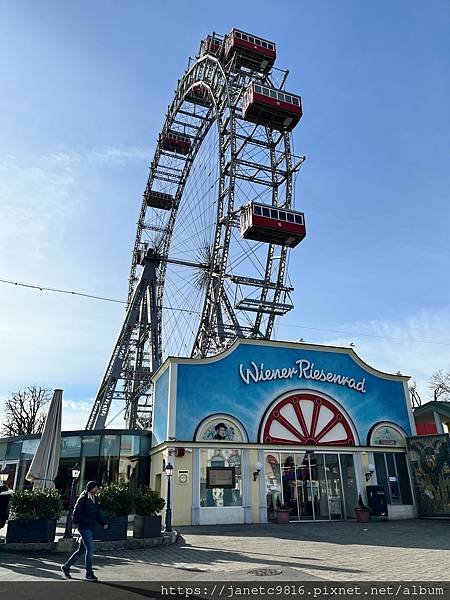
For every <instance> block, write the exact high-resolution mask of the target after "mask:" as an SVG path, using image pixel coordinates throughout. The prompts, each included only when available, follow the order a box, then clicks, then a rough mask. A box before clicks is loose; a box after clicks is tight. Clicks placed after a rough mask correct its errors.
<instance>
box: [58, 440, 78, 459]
mask: <svg viewBox="0 0 450 600" xmlns="http://www.w3.org/2000/svg"><path fill="white" fill-rule="evenodd" d="M80 454H81V436H79V435H73V436H70V437H63V438H61V458H66V457H67V458H69V457H73V458H78V457H79V456H80Z"/></svg>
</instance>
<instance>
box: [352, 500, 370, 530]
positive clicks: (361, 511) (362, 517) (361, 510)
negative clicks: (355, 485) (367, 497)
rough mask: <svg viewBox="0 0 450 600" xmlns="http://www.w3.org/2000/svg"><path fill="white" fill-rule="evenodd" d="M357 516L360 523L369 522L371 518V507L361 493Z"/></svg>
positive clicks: (356, 509) (356, 508)
mask: <svg viewBox="0 0 450 600" xmlns="http://www.w3.org/2000/svg"><path fill="white" fill-rule="evenodd" d="M355 517H356V520H357V521H358V523H367V522H368V521H369V518H370V508H369V507H368V506H366V505H365V504H364V502H363V499H362V498H361V494H359V498H358V506H356V507H355Z"/></svg>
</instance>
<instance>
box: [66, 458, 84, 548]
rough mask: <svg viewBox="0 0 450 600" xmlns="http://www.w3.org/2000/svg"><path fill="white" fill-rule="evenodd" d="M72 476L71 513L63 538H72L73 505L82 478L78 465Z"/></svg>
mask: <svg viewBox="0 0 450 600" xmlns="http://www.w3.org/2000/svg"><path fill="white" fill-rule="evenodd" d="M70 470H71V475H72V487H71V488H70V499H69V512H68V513H67V519H66V528H65V530H64V535H63V538H65V539H67V538H72V537H73V535H72V514H73V505H74V502H75V489H76V486H77V481H78V477H79V476H80V467H79V465H78V464H76V465H74V466H73V467H72V468H71V469H70Z"/></svg>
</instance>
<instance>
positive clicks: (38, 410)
mask: <svg viewBox="0 0 450 600" xmlns="http://www.w3.org/2000/svg"><path fill="white" fill-rule="evenodd" d="M50 399H51V390H49V389H48V388H43V387H40V386H36V385H33V386H29V387H27V388H26V389H25V390H23V391H18V392H14V393H12V394H11V396H10V397H9V398H8V399H7V400H6V402H5V407H4V417H3V427H2V434H3V435H7V436H15V435H27V434H31V433H40V432H41V431H42V429H43V428H44V423H45V417H46V413H45V410H44V409H45V406H46V405H47V404H48V403H49V402H50Z"/></svg>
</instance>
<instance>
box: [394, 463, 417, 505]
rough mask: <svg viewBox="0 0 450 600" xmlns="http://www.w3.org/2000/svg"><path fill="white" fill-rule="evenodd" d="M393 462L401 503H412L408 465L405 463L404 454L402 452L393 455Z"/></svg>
mask: <svg viewBox="0 0 450 600" xmlns="http://www.w3.org/2000/svg"><path fill="white" fill-rule="evenodd" d="M395 463H396V466H397V474H398V482H399V485H400V494H401V497H402V504H412V503H413V499H412V493H411V485H410V481H409V473H408V467H407V465H406V456H405V455H404V454H396V455H395Z"/></svg>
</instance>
